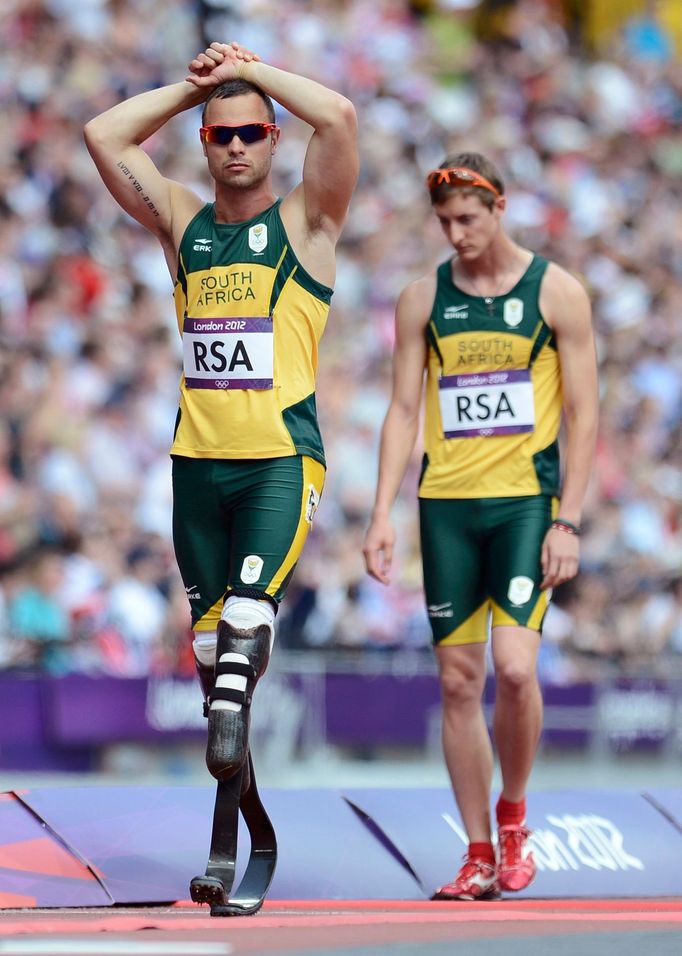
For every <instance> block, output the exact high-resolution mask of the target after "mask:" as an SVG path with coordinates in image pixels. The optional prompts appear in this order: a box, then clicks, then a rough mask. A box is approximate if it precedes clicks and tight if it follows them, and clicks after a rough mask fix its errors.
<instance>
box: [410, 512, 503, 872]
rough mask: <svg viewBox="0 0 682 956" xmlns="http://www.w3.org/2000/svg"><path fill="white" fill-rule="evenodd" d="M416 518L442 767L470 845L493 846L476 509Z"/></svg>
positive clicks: (484, 613)
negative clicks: (440, 725) (440, 729)
mask: <svg viewBox="0 0 682 956" xmlns="http://www.w3.org/2000/svg"><path fill="white" fill-rule="evenodd" d="M419 511H420V532H421V547H422V560H423V564H424V590H425V593H426V604H427V612H428V615H429V620H430V622H431V629H432V631H433V639H434V643H435V645H436V659H437V662H438V668H439V674H440V684H441V698H442V708H443V751H444V756H445V762H446V766H447V768H448V772H449V774H450V779H451V781H452V788H453V792H454V795H455V800H456V802H457V806H458V808H459V811H460V814H461V817H462V822H463V824H464V827H465V829H466V831H467V835H468V837H469V841H470V844H480V843H490V839H491V837H490V810H489V806H490V784H491V777H492V764H493V757H492V748H491V743H490V737H489V735H488V730H487V728H486V722H485V716H484V713H483V707H482V696H483V688H484V685H485V677H486V655H485V643H486V640H487V632H488V615H489V604H488V601H487V599H486V595H485V593H484V591H483V574H482V566H483V562H482V559H481V547H482V542H481V536H480V528H479V521H478V508H477V504H476V502H468V501H459V500H448V499H420V502H419ZM491 849H492V848H490V850H491ZM486 855H490V854H486Z"/></svg>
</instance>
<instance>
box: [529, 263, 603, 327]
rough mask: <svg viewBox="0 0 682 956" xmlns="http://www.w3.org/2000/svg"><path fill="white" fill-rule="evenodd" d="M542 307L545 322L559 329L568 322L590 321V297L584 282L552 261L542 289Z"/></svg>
mask: <svg viewBox="0 0 682 956" xmlns="http://www.w3.org/2000/svg"><path fill="white" fill-rule="evenodd" d="M540 309H541V311H542V314H543V317H544V319H545V322H546V323H547V325H549V327H550V328H551V329H555V330H557V331H559V330H561V328H562V327H563V326H564V325H565V323H566V322H570V323H572V324H573V323H575V322H576V321H579V322H580V321H583V322H584V321H587V322H589V321H590V317H591V305H590V298H589V295H588V294H587V289H586V288H585V285H584V283H583V282H582V281H581V280H580V279H579V278H578V277H577V276H576V275H574V274H573V273H571V272H569V271H568V269H564V268H563V267H562V266H560V265H558V264H557V263H556V262H550V263H549V266H548V267H547V272H546V273H545V277H544V279H543V282H542V287H541V289H540Z"/></svg>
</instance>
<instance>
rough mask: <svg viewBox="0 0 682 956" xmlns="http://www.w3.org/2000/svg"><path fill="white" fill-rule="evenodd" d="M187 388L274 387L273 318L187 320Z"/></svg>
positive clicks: (184, 332) (184, 350) (184, 348)
mask: <svg viewBox="0 0 682 956" xmlns="http://www.w3.org/2000/svg"><path fill="white" fill-rule="evenodd" d="M182 353H183V367H184V372H185V385H186V386H187V388H219V389H230V388H254V389H266V388H272V374H273V372H272V369H273V333H272V319H271V318H268V317H261V318H240V319H185V322H184V325H183V330H182Z"/></svg>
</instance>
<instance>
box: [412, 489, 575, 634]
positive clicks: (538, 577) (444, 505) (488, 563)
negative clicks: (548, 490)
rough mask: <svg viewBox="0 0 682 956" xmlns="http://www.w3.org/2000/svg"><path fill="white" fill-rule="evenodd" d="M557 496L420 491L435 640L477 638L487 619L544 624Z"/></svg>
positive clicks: (426, 588) (534, 625)
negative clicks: (546, 547) (548, 544)
mask: <svg viewBox="0 0 682 956" xmlns="http://www.w3.org/2000/svg"><path fill="white" fill-rule="evenodd" d="M555 510H556V499H555V498H553V497H552V496H551V495H529V496H524V497H519V498H473V499H469V498H466V499H465V498H456V499H442V498H420V499H419V517H420V529H421V548H422V562H423V566H424V591H425V594H426V606H427V611H428V615H429V621H430V623H431V630H432V632H433V640H434V643H435V644H442V645H448V644H478V643H485V641H486V640H487V638H488V623H489V619H490V616H491V615H492V626H493V627H495V626H498V625H503V624H509V625H519V626H521V627H528V628H530V629H531V630H534V631H541V630H542V622H543V619H544V616H545V613H546V611H547V607H548V604H549V597H550V594H549V592H548V591H541V590H540V583H541V581H542V576H543V575H542V570H541V567H540V554H541V550H542V542H543V539H544V537H545V534H546V533H547V529H548V528H549V526H550V524H551V522H552V517H553V515H554V513H555Z"/></svg>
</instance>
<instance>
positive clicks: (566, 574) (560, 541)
mask: <svg viewBox="0 0 682 956" xmlns="http://www.w3.org/2000/svg"><path fill="white" fill-rule="evenodd" d="M579 558H580V538H579V537H578V535H577V534H567V533H566V532H565V531H560V530H559V529H558V528H550V529H549V531H548V532H547V534H546V535H545V540H544V541H543V543H542V554H541V558H540V561H541V567H542V573H543V575H544V577H543V579H542V583H541V584H540V588H541V590H543V591H544V590H545V589H546V588H556V587H558V586H559V585H560V584H563V583H564V582H565V581H570V580H571V578H574V577H575V576H576V574H577V573H578V560H579Z"/></svg>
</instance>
